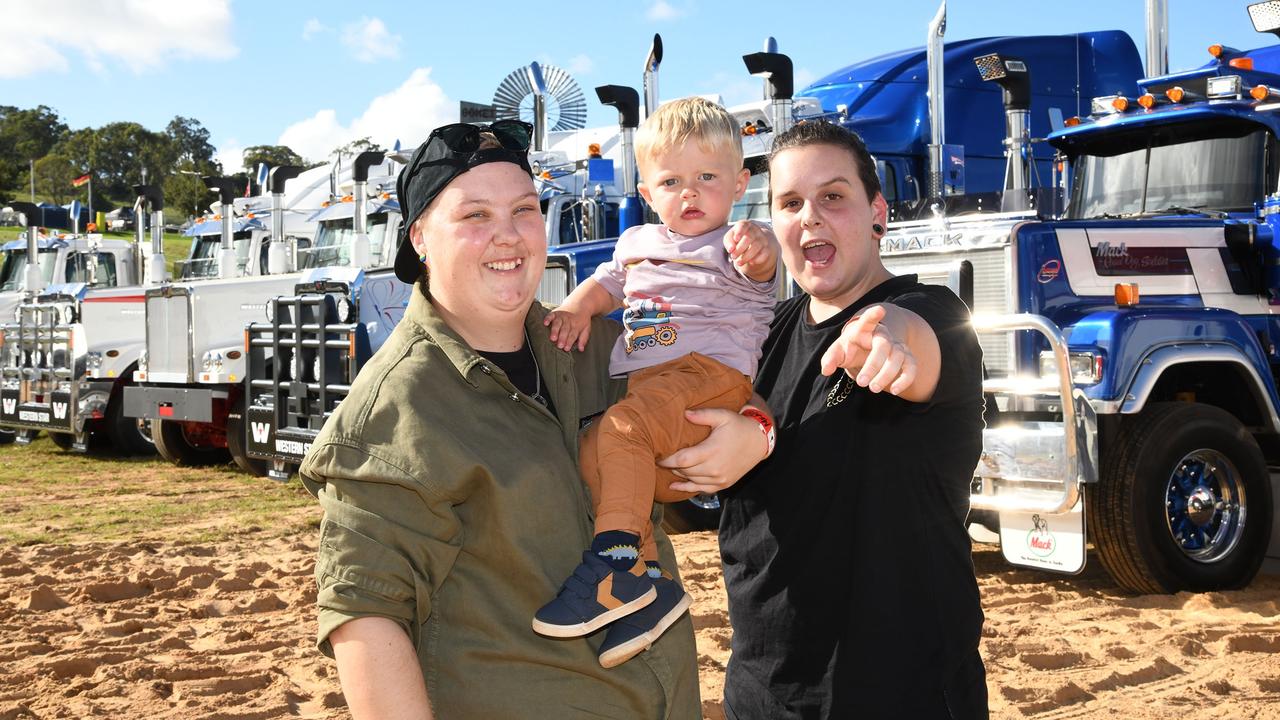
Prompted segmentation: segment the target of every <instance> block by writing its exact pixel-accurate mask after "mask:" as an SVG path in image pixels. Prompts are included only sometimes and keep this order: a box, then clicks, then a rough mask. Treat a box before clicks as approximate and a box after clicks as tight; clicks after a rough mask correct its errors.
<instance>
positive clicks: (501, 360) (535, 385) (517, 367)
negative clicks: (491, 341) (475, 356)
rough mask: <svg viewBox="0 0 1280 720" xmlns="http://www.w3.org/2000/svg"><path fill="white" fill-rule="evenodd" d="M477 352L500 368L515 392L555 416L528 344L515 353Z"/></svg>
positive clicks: (539, 370)
mask: <svg viewBox="0 0 1280 720" xmlns="http://www.w3.org/2000/svg"><path fill="white" fill-rule="evenodd" d="M477 352H479V353H480V354H481V355H483V356H484V357H486V358H488V359H489V360H491V361H492V362H493V364H494V365H497V366H498V367H500V368H502V372H504V373H506V374H507V379H508V380H510V381H511V384H512V385H515V386H516V389H517V390H519V391H520V392H522V393H524V394H525V395H528V396H529V397H531V398H533V399H534V400H538V401H539V402H541V403H542V404H543V405H545V406H546V407H547V409H548V410H550V411H551V414H552V415H555V414H556V406H555V403H553V402H551V393H550V392H549V391H548V390H547V383H546V382H545V381H543V379H542V372H541V368H539V367H538V363H537V361H536V360H535V359H534V357H533V351H532V350H530V349H529V343H525V344H524V345H522V346H521V347H520V349H519V350H516V351H515V352H495V351H488V350H478V351H477Z"/></svg>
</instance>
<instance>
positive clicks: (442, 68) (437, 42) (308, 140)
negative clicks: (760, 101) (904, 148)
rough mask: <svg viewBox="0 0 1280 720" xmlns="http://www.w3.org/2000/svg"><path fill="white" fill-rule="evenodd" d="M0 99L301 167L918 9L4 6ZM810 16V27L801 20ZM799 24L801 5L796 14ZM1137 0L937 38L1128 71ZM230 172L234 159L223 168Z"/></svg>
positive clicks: (660, 1) (999, 1)
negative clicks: (503, 102)
mask: <svg viewBox="0 0 1280 720" xmlns="http://www.w3.org/2000/svg"><path fill="white" fill-rule="evenodd" d="M1248 4H1249V3H1248V2H1246V1H1245V0H1169V13H1170V34H1169V35H1170V39H1169V57H1170V67H1171V68H1173V69H1179V68H1187V67H1193V66H1198V65H1201V64H1203V63H1204V62H1205V61H1206V60H1208V55H1207V53H1206V52H1205V48H1206V47H1208V46H1209V45H1210V44H1211V43H1214V42H1220V43H1223V44H1226V45H1232V46H1235V47H1238V48H1242V49H1243V48H1252V47H1258V46H1261V45H1268V44H1271V43H1274V42H1276V38H1275V37H1274V36H1271V35H1260V34H1258V33H1256V32H1254V30H1253V27H1252V25H1251V24H1250V22H1249V17H1248V14H1247V12H1246V11H1245V7H1246V5H1248ZM3 5H4V6H5V12H4V15H5V18H6V20H5V22H4V23H3V24H2V25H0V102H3V103H4V104H9V105H17V106H20V107H32V106H35V105H38V104H42V103H43V104H46V105H50V106H52V107H53V108H55V109H56V110H57V111H58V112H59V113H60V114H61V116H62V118H63V119H64V120H65V121H66V122H67V123H68V124H69V125H70V126H71V127H73V128H77V127H84V126H95V127H96V126H100V125H102V124H105V123H107V122H112V121H117V120H133V121H137V122H140V123H142V124H143V125H145V126H147V127H150V128H152V129H156V130H159V129H162V128H163V126H164V125H165V123H167V122H168V120H169V119H170V118H172V117H173V116H174V115H184V116H189V117H195V118H197V119H199V120H200V121H201V122H202V123H203V124H204V126H205V127H206V128H208V129H209V131H210V133H211V134H212V138H211V139H212V141H213V143H214V144H215V145H216V146H217V147H218V148H219V151H220V154H221V157H222V158H223V159H224V161H225V160H227V159H229V158H235V157H237V155H238V152H239V150H240V149H241V148H243V147H246V146H249V145H258V144H275V143H281V142H283V143H285V144H289V145H290V146H292V147H294V149H295V150H297V151H299V152H300V153H301V154H302V155H304V156H306V157H308V158H311V159H316V160H320V159H324V158H325V157H327V155H328V153H329V151H330V150H332V148H333V147H336V146H337V145H340V144H342V143H345V142H347V141H349V140H351V139H354V138H356V137H361V136H366V135H367V136H371V137H373V139H374V140H375V141H377V142H380V143H382V144H384V145H390V144H391V143H392V142H394V141H395V140H396V139H397V138H399V139H400V140H401V141H402V142H403V143H404V144H406V145H408V144H416V143H417V142H418V141H420V140H421V138H422V137H424V136H425V134H426V133H427V132H428V131H429V130H430V129H431V128H432V127H434V126H435V125H438V124H442V123H445V122H452V121H454V120H456V118H457V107H458V101H459V100H471V101H478V102H488V101H489V100H490V99H491V98H492V96H493V91H494V89H495V88H496V87H497V85H498V83H499V82H500V81H501V80H502V79H503V78H504V77H505V76H506V75H507V74H508V73H510V72H512V71H513V70H515V69H517V68H518V67H520V66H522V65H525V64H527V63H528V62H529V61H532V60H537V61H539V62H543V63H551V64H553V65H557V66H559V67H562V68H564V69H566V70H568V71H569V72H570V73H571V74H572V75H573V76H574V77H575V78H576V80H577V81H578V83H579V85H580V86H581V87H582V89H583V92H584V93H585V94H586V96H587V99H588V107H589V115H588V123H589V124H590V125H606V124H610V123H612V122H614V121H615V119H616V117H617V116H616V113H614V112H613V111H612V110H611V109H609V108H605V107H602V106H600V105H599V104H598V103H597V102H596V100H595V93H594V91H593V89H592V88H594V87H595V86H596V85H603V84H621V85H631V86H633V87H636V88H639V87H640V72H641V70H642V66H643V62H644V58H645V55H646V53H647V51H648V48H649V43H650V41H651V39H652V37H653V34H654V33H655V32H656V33H660V34H661V35H662V38H663V42H664V45H665V50H666V53H665V58H664V62H663V65H662V74H661V78H660V82H659V89H660V91H661V94H662V97H663V98H664V99H666V98H673V97H680V96H683V95H690V94H707V93H718V94H720V95H721V96H722V97H723V98H724V100H725V102H726V103H729V104H733V103H738V102H744V101H748V100H754V99H757V98H758V97H759V93H760V85H761V84H760V81H759V80H758V79H756V78H752V77H750V76H748V75H747V74H746V71H745V69H744V68H743V65H742V60H741V56H742V55H743V54H746V53H749V52H754V51H757V50H759V49H761V47H762V44H763V41H764V39H765V37H766V36H768V35H772V36H774V37H776V38H777V40H778V45H779V50H780V51H782V52H785V53H787V54H788V55H790V56H791V58H792V60H793V62H794V65H795V67H796V72H797V83H796V85H797V89H799V88H800V87H801V86H803V84H805V82H806V81H811V80H813V79H816V78H818V77H821V76H823V75H825V74H827V73H828V72H831V71H834V70H836V69H838V68H840V67H843V66H845V65H848V64H850V63H852V62H855V61H858V60H863V59H866V58H869V57H873V56H875V55H879V54H882V53H885V52H889V51H893V50H898V49H902V48H906V47H916V46H920V45H922V44H923V43H924V37H925V30H926V26H927V24H928V22H929V20H930V19H931V18H932V16H933V13H934V12H935V10H936V8H937V2H936V1H935V0H880V1H877V2H872V1H869V0H837V2H835V3H810V2H800V1H799V0H782V2H755V1H754V0H739V1H738V2H720V1H715V2H713V1H712V0H630V1H617V0H614V1H612V2H610V1H609V0H605V1H603V2H600V1H597V2H594V3H583V2H571V1H568V0H562V1H561V2H552V3H543V2H521V3H517V2H504V1H498V0H493V1H491V2H487V3H475V4H472V3H467V2H448V3H442V2H438V1H437V0H421V1H420V2H414V3H402V2H383V1H381V0H363V1H362V2H359V3H352V2H347V3H341V2H332V1H330V0H309V1H307V2H302V1H299V0H278V1H274V2H256V3H250V2H245V1H244V0H201V1H197V0H184V1H183V2H176V1H174V0H42V1H41V2H35V1H33V0H4V2H3ZM823 5H825V6H826V7H825V8H824V9H822V10H821V11H818V10H816V9H815V8H819V7H823ZM802 8H803V9H802ZM1144 11H1145V2H1144V0H1053V1H1050V0H951V1H950V2H949V4H948V28H947V38H948V39H962V38H972V37H982V36H988V35H1022V34H1050V33H1059V32H1080V31H1088V30H1109V29H1120V30H1124V31H1126V32H1128V33H1129V34H1130V35H1131V36H1132V37H1133V38H1134V41H1135V42H1136V43H1137V44H1138V48H1139V51H1140V52H1141V53H1143V54H1144V55H1145V39H1144V27H1145V25H1144V17H1145V16H1144ZM234 163H235V165H236V167H233V168H229V169H238V165H239V163H238V161H234Z"/></svg>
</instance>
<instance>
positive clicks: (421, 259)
mask: <svg viewBox="0 0 1280 720" xmlns="http://www.w3.org/2000/svg"><path fill="white" fill-rule="evenodd" d="M418 262H420V263H422V264H423V265H426V264H427V256H426V255H419V256H418Z"/></svg>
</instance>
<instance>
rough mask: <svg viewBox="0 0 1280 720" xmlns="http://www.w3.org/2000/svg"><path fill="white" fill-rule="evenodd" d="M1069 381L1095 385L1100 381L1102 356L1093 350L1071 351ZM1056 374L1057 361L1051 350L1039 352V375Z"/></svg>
mask: <svg viewBox="0 0 1280 720" xmlns="http://www.w3.org/2000/svg"><path fill="white" fill-rule="evenodd" d="M1067 357H1068V358H1069V361H1070V363H1071V381H1072V382H1073V383H1075V384H1077V385H1097V384H1098V383H1100V382H1102V368H1103V365H1104V361H1103V356H1102V355H1100V354H1098V353H1095V352H1071V353H1068V354H1067ZM1057 374H1058V362H1057V359H1056V358H1055V357H1054V354H1053V351H1052V350H1045V351H1044V352H1042V353H1040V377H1051V376H1056V375H1057Z"/></svg>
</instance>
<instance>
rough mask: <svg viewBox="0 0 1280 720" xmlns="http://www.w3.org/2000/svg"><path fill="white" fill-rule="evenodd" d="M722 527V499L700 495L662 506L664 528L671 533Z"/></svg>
mask: <svg viewBox="0 0 1280 720" xmlns="http://www.w3.org/2000/svg"><path fill="white" fill-rule="evenodd" d="M719 527H720V499H719V498H717V497H716V496H715V495H699V496H697V497H694V498H692V499H690V500H685V501H684V502H673V503H667V504H666V505H663V506H662V529H663V530H666V531H667V534H669V535H679V534H681V533H687V532H699V531H702V530H715V529H716V528H719Z"/></svg>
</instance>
